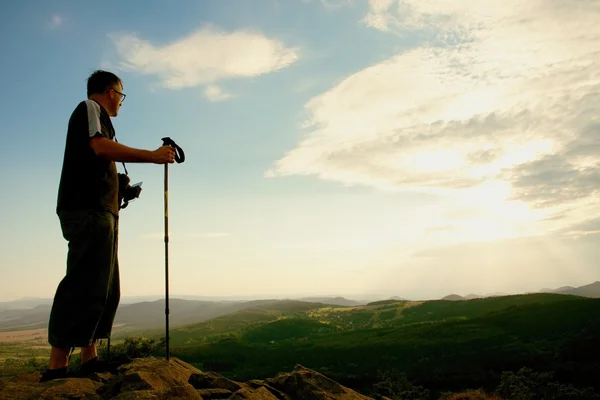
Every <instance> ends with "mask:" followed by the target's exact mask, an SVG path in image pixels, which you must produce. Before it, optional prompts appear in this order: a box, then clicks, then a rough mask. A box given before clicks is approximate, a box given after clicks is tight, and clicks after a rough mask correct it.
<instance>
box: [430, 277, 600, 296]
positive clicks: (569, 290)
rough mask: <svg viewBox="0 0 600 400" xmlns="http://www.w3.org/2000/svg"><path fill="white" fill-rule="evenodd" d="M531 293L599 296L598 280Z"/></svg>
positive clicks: (503, 294) (506, 294) (491, 294)
mask: <svg viewBox="0 0 600 400" xmlns="http://www.w3.org/2000/svg"><path fill="white" fill-rule="evenodd" d="M532 293H558V294H570V295H574V296H581V297H591V298H600V281H596V282H594V283H590V284H589V285H584V286H579V287H573V286H562V287H559V288H556V289H548V288H544V289H541V290H539V291H537V292H532ZM508 295H510V294H509V293H490V294H485V295H479V294H468V295H466V296H460V295H458V294H450V295H448V296H445V297H442V300H453V301H457V300H470V299H480V298H484V297H500V296H508Z"/></svg>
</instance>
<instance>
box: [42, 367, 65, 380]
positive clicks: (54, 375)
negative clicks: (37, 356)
mask: <svg viewBox="0 0 600 400" xmlns="http://www.w3.org/2000/svg"><path fill="white" fill-rule="evenodd" d="M68 368H69V367H62V368H52V369H47V370H46V371H44V373H42V376H41V377H40V382H46V381H51V380H53V379H63V378H66V377H67V373H68Z"/></svg>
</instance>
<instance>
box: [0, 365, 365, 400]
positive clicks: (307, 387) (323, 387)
mask: <svg viewBox="0 0 600 400" xmlns="http://www.w3.org/2000/svg"><path fill="white" fill-rule="evenodd" d="M39 378H40V373H33V374H28V375H23V376H19V377H15V378H11V379H6V378H5V379H3V380H0V399H11V400H21V399H23V400H33V399H36V400H38V399H43V400H54V399H90V400H104V399H115V400H138V399H140V400H141V399H144V400H167V399H169V400H187V399H196V400H213V399H230V400H242V399H256V400H304V399H306V400H308V399H310V400H338V399H339V400H367V399H371V398H370V397H367V396H364V395H361V394H359V393H357V392H355V391H354V390H352V389H349V388H347V387H345V386H342V385H340V384H339V383H337V382H335V381H333V380H331V379H329V378H327V377H326V376H324V375H322V374H320V373H318V372H316V371H313V370H311V369H308V368H304V367H303V366H301V365H297V366H296V367H295V369H294V370H293V371H292V372H289V373H279V374H278V375H276V376H275V377H273V378H267V379H265V380H258V379H255V380H250V381H247V382H236V381H233V380H230V379H227V378H225V377H224V376H222V375H219V374H217V373H214V372H203V371H200V370H199V369H197V368H195V367H194V366H192V365H190V364H188V363H186V362H184V361H181V360H180V359H178V358H173V357H172V358H171V359H170V360H169V361H167V360H166V359H163V358H154V357H148V358H139V359H135V360H133V362H131V363H129V364H125V365H122V366H121V367H119V369H118V372H117V373H116V374H114V375H113V374H111V373H96V374H92V375H90V376H88V377H86V378H65V379H56V380H52V381H48V382H43V383H40V382H39Z"/></svg>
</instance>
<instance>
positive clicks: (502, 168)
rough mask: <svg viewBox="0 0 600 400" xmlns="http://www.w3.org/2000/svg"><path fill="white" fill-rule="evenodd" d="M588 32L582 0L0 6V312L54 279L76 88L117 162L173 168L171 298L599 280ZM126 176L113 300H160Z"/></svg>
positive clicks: (159, 228)
mask: <svg viewBox="0 0 600 400" xmlns="http://www.w3.org/2000/svg"><path fill="white" fill-rule="evenodd" d="M599 20H600V2H597V1H592V0H561V1H559V0H546V1H538V0H529V1H527V2H523V1H517V0H506V1H504V2H497V1H492V0H479V1H471V2H465V1H451V0H437V1H434V0H401V1H396V0H368V1H367V0H337V1H334V0H285V1H284V0H253V1H252V2H249V1H242V0H228V1H226V2H225V1H223V2H221V1H199V0H196V1H192V0H178V1H174V2H169V3H165V2H161V1H155V0H152V1H147V0H144V1H141V0H139V1H128V2H117V1H102V2H81V1H70V0H69V1H66V0H65V1H63V0H61V1H53V2H46V1H41V0H28V1H22V2H3V3H2V5H0V33H1V35H0V38H1V39H0V53H1V54H2V61H1V62H0V73H1V74H2V76H3V77H4V79H3V85H2V91H3V95H2V96H0V116H1V120H2V124H1V125H0V130H1V136H2V139H3V146H2V147H1V149H0V166H1V168H2V171H3V172H4V173H3V174H2V175H1V176H0V184H1V187H2V196H0V207H1V208H2V210H3V212H2V213H1V214H0V226H1V227H2V228H1V229H0V235H1V237H0V276H1V279H0V300H12V299H17V298H21V297H30V296H34V297H47V298H51V297H53V295H54V292H55V290H56V286H57V285H58V283H59V282H60V280H61V279H62V278H63V276H64V274H65V270H66V254H67V242H66V241H65V240H64V238H63V237H62V233H61V231H60V225H59V222H58V218H57V216H56V213H55V206H56V196H57V189H58V181H59V179H60V170H61V166H62V156H63V151H64V143H65V135H66V128H67V123H68V119H69V117H70V115H71V113H72V111H73V110H74V108H75V107H76V106H77V104H78V103H79V102H80V101H82V100H85V96H86V92H85V84H86V79H87V77H88V75H89V74H90V73H91V72H92V71H94V70H96V69H106V70H109V71H112V72H114V73H116V74H117V75H118V76H119V77H121V79H122V80H123V86H124V92H125V93H126V94H127V98H126V100H125V102H124V103H123V107H122V108H121V110H120V112H119V115H118V117H116V118H114V119H113V124H114V126H115V129H116V136H117V139H118V140H119V142H121V143H123V144H126V145H128V146H131V147H136V148H142V149H149V150H154V149H156V148H158V147H159V146H160V145H161V143H162V141H161V138H163V137H165V136H169V137H171V138H172V139H173V140H175V142H177V143H178V144H179V145H180V146H181V147H182V148H183V150H184V151H185V154H186V161H185V162H184V163H182V164H172V165H170V166H169V169H168V174H169V176H168V177H169V188H168V189H169V291H170V294H171V295H172V296H174V295H177V294H180V295H184V294H185V295H199V296H262V297H265V298H267V297H286V296H290V297H294V296H304V295H343V296H347V297H354V298H361V297H364V296H368V295H378V296H381V297H382V298H384V297H389V296H400V297H404V298H410V299H428V298H439V297H442V296H445V295H448V294H451V293H456V294H461V295H467V294H470V293H479V294H486V293H495V292H503V293H522V292H528V291H537V290H540V289H542V288H556V287H560V286H564V285H570V286H581V285H585V284H589V283H592V282H594V281H597V280H600V266H599V264H598V262H597V260H598V259H599V256H600V254H599V253H600V246H598V244H599V239H600V217H598V216H599V215H600V206H599V205H598V194H599V193H600V192H599V189H598V187H599V186H598V184H599V183H600V173H599V171H598V166H599V163H600V152H599V150H600V117H599V116H598V115H599V114H598V107H599V106H600V94H599V93H600V90H599V89H600V68H598V65H599V63H600V51H599V50H598V49H600V25H599V24H598V21H599ZM117 166H118V168H119V172H123V169H122V166H121V165H120V164H118V165H117ZM127 170H128V172H129V176H130V178H131V181H132V183H133V182H138V181H143V184H142V188H143V190H142V193H141V196H140V198H139V199H137V200H135V201H134V202H132V203H130V205H129V207H128V208H127V209H125V210H122V213H121V217H120V225H119V229H120V234H119V235H120V236H119V261H120V274H121V291H122V296H125V297H126V296H144V295H160V294H163V293H164V291H165V259H164V255H165V244H164V219H163V217H164V214H163V213H164V203H163V189H164V187H163V184H164V174H165V171H164V168H163V167H162V166H160V165H152V164H127Z"/></svg>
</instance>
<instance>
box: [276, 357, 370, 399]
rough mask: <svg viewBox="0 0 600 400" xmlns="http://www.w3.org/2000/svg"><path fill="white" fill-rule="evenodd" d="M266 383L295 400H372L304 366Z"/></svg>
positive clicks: (278, 375) (296, 367) (281, 374)
mask: <svg viewBox="0 0 600 400" xmlns="http://www.w3.org/2000/svg"><path fill="white" fill-rule="evenodd" d="M265 382H267V383H268V384H269V385H271V386H273V387H274V388H276V389H279V390H280V391H282V392H284V393H286V394H288V395H290V394H293V399H294V400H304V399H306V400H308V399H311V400H334V399H335V400H368V399H370V397H367V396H364V395H362V394H360V393H357V392H355V391H354V390H352V389H349V388H347V387H345V386H342V385H340V384H339V383H337V382H336V381H334V380H332V379H330V378H327V377H326V376H325V375H323V374H320V373H318V372H316V371H313V370H311V369H308V368H305V367H303V366H302V365H296V366H295V368H294V371H293V372H292V373H279V374H277V376H275V378H269V379H266V380H265Z"/></svg>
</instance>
